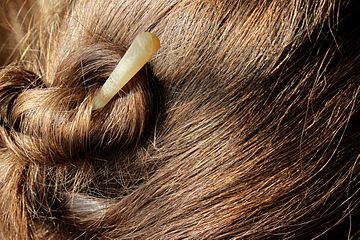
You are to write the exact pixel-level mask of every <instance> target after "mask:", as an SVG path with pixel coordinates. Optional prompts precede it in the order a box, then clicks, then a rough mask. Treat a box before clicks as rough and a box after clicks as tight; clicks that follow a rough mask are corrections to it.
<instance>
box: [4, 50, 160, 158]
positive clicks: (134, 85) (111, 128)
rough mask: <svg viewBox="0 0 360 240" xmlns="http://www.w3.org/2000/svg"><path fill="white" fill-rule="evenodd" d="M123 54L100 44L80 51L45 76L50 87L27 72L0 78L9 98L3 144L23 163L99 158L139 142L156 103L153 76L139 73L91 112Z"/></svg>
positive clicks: (5, 107) (23, 71) (12, 73)
mask: <svg viewBox="0 0 360 240" xmlns="http://www.w3.org/2000/svg"><path fill="white" fill-rule="evenodd" d="M120 57H121V55H120V54H119V53H118V52H117V51H115V50H114V49H112V48H111V47H109V46H106V45H101V44H97V45H95V46H90V47H86V48H82V49H79V50H77V51H76V52H73V53H71V54H69V56H68V57H67V58H66V59H64V60H63V61H62V62H61V64H59V65H58V67H57V69H56V71H55V72H54V74H53V75H51V74H48V75H47V77H49V78H50V79H46V80H47V81H46V86H45V83H44V82H41V83H38V79H39V77H37V76H36V75H35V74H31V72H29V71H25V70H22V71H16V72H14V71H6V72H7V73H6V74H3V75H2V77H1V80H0V96H1V97H2V98H4V97H6V98H8V99H9V100H8V101H6V102H8V104H7V106H3V107H2V110H1V119H2V127H1V131H2V132H3V139H2V140H3V141H2V142H3V143H4V144H5V145H6V146H5V147H7V148H9V149H11V150H12V151H13V152H14V154H16V155H18V157H19V158H21V159H23V160H25V161H31V162H41V163H47V164H51V163H66V162H69V161H71V162H74V161H75V162H76V161H79V160H84V159H89V158H96V157H99V156H101V155H103V154H105V153H108V151H111V149H115V150H116V151H118V150H119V148H123V147H127V146H130V145H132V144H134V143H136V142H138V141H139V140H140V138H141V136H142V134H143V133H144V130H145V128H146V127H147V126H148V122H149V120H150V119H151V115H152V114H153V113H154V101H156V94H155V93H156V91H154V90H155V89H156V87H154V80H153V79H152V78H151V77H149V75H147V74H145V73H144V72H143V71H140V72H139V73H138V74H137V75H136V76H135V77H134V78H133V79H132V80H131V81H130V82H129V83H128V84H127V85H126V86H125V87H124V88H123V90H122V92H121V93H119V95H118V96H117V97H115V98H114V99H113V100H112V101H111V102H110V103H109V104H108V105H107V106H106V107H104V108H103V109H101V110H97V111H93V110H92V99H93V97H94V95H95V92H96V90H97V89H98V88H99V87H100V86H101V84H102V83H103V82H104V81H105V80H106V79H107V77H108V76H109V75H110V74H111V72H112V70H113V69H114V67H115V65H116V64H117V62H118V61H119V60H120ZM9 79H16V81H15V82H14V81H13V82H14V83H13V84H10V83H9ZM15 83H16V84H15ZM30 85H34V86H35V87H29V86H30ZM3 102H4V101H3ZM5 109H6V110H5ZM11 129H12V130H11ZM14 130H16V131H14Z"/></svg>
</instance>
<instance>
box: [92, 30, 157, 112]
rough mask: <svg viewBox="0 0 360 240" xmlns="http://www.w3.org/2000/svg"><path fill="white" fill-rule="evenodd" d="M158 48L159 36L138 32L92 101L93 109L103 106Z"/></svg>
mask: <svg viewBox="0 0 360 240" xmlns="http://www.w3.org/2000/svg"><path fill="white" fill-rule="evenodd" d="M159 48H160V40H159V38H158V37H157V36H156V35H155V34H153V33H149V32H144V33H140V34H139V35H138V36H136V38H135V39H134V41H133V43H132V44H131V46H130V47H129V49H128V50H127V51H126V53H125V55H124V56H123V57H122V58H121V60H120V62H119V64H118V65H117V66H116V67H115V69H114V71H113V72H112V73H111V75H110V77H109V78H108V79H107V80H106V82H105V83H104V85H103V86H102V87H101V88H100V90H99V92H98V93H97V94H96V96H95V98H94V101H93V109H95V110H96V109H100V108H103V107H104V106H105V105H106V104H107V103H108V102H110V100H111V99H112V98H113V97H114V96H115V95H116V94H117V93H118V92H119V91H120V90H121V89H122V88H123V87H124V86H125V85H126V83H128V82H129V81H130V80H131V79H132V78H133V77H134V76H135V74H136V73H137V72H139V71H140V69H141V68H142V67H143V66H144V65H145V64H146V63H147V62H148V61H150V59H151V58H152V57H153V56H154V54H155V53H156V52H157V51H158V50H159Z"/></svg>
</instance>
